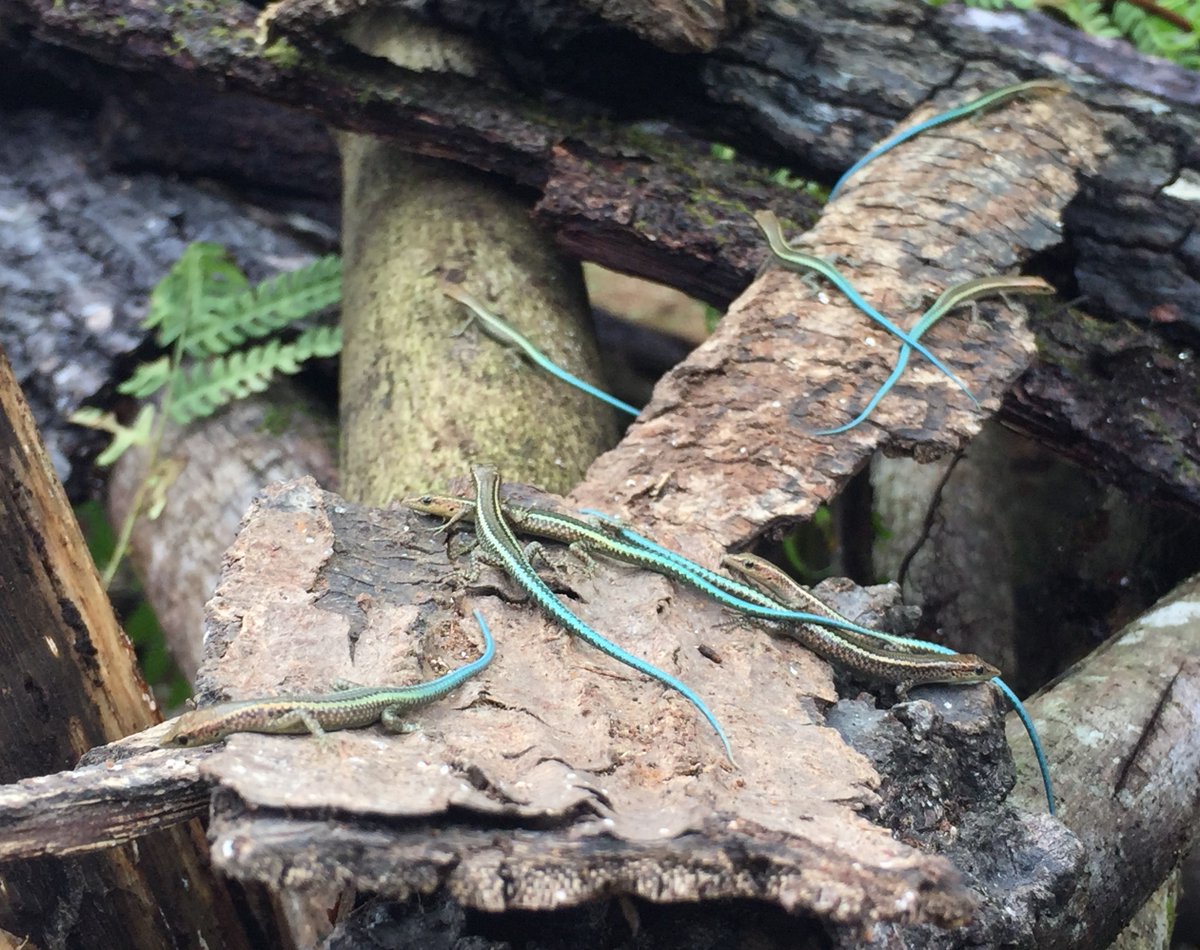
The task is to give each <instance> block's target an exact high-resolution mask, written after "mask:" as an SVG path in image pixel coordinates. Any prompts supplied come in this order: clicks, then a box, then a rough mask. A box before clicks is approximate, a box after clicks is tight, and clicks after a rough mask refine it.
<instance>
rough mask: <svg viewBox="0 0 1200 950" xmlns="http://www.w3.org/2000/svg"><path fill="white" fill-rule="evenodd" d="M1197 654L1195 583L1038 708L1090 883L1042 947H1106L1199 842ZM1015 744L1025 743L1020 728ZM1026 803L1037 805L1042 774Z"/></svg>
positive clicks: (1067, 677) (1198, 583) (1198, 587)
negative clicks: (1037, 786) (1180, 860)
mask: <svg viewBox="0 0 1200 950" xmlns="http://www.w3.org/2000/svg"><path fill="white" fill-rule="evenodd" d="M1198 655H1200V577H1193V578H1191V579H1189V580H1187V581H1185V582H1184V583H1183V584H1180V585H1179V586H1178V587H1177V588H1176V589H1175V590H1174V591H1172V592H1171V593H1170V594H1168V595H1167V596H1166V597H1164V598H1163V599H1162V600H1160V601H1159V602H1158V603H1157V604H1155V605H1154V606H1153V607H1152V608H1151V609H1150V610H1148V611H1147V612H1146V613H1144V614H1142V616H1141V617H1139V618H1138V619H1137V620H1135V621H1134V622H1133V623H1131V624H1129V625H1128V626H1127V627H1125V628H1124V629H1123V630H1121V631H1120V632H1118V633H1117V634H1116V635H1115V636H1113V637H1112V638H1110V639H1109V640H1108V641H1107V642H1106V643H1105V644H1104V646H1102V647H1101V648H1100V649H1098V650H1096V651H1094V652H1093V653H1092V654H1091V655H1089V656H1088V657H1087V658H1086V659H1084V660H1082V661H1081V662H1080V663H1078V664H1076V665H1075V666H1074V667H1072V668H1071V669H1070V670H1068V671H1067V672H1066V673H1064V674H1063V675H1062V676H1061V677H1060V678H1059V679H1058V680H1057V681H1056V682H1055V683H1054V684H1052V685H1051V687H1049V688H1048V689H1047V690H1046V691H1045V693H1043V694H1039V695H1038V696H1035V697H1034V698H1033V699H1032V700H1031V701H1030V703H1029V706H1030V709H1031V710H1032V712H1033V713H1034V715H1035V716H1036V717H1037V720H1038V722H1039V723H1040V724H1041V730H1042V738H1043V740H1044V741H1045V742H1046V743H1047V745H1048V747H1049V748H1051V749H1053V750H1054V754H1053V758H1054V761H1055V764H1056V773H1055V774H1056V775H1057V776H1059V783H1058V787H1059V796H1060V808H1061V812H1062V820H1063V822H1064V823H1065V824H1066V825H1067V827H1068V828H1071V829H1072V830H1073V831H1074V832H1075V834H1076V835H1078V837H1079V839H1080V841H1081V842H1082V843H1083V846H1084V854H1085V856H1086V865H1085V878H1084V879H1085V880H1088V881H1089V882H1090V883H1089V885H1088V886H1087V887H1084V888H1081V889H1079V890H1078V891H1076V892H1075V893H1074V894H1072V895H1070V898H1069V900H1068V901H1067V903H1066V917H1065V918H1064V920H1065V921H1066V922H1067V924H1068V926H1067V927H1066V929H1065V930H1057V929H1054V930H1049V931H1047V932H1046V933H1045V934H1044V935H1043V939H1042V940H1041V941H1040V942H1039V943H1038V946H1043V947H1063V948H1066V947H1103V946H1107V945H1108V943H1109V941H1111V940H1112V939H1114V938H1115V937H1116V935H1117V933H1118V932H1119V931H1120V929H1121V928H1122V927H1123V926H1124V924H1125V922H1126V921H1128V920H1129V918H1130V917H1131V916H1132V915H1133V914H1134V913H1135V912H1136V911H1137V909H1138V908H1139V907H1140V906H1141V904H1142V903H1144V902H1145V901H1146V900H1147V899H1148V898H1149V897H1150V895H1151V894H1152V893H1153V892H1154V891H1155V890H1156V889H1157V888H1158V886H1159V885H1160V884H1161V883H1162V882H1163V881H1164V880H1165V879H1166V877H1167V875H1168V874H1169V873H1170V872H1171V871H1172V870H1173V869H1174V867H1175V865H1176V863H1177V862H1178V860H1179V856H1180V855H1182V854H1186V853H1187V852H1188V851H1189V850H1190V849H1191V848H1192V847H1193V846H1194V844H1195V843H1196V838H1197V832H1198V831H1200V820H1198V819H1200V745H1198V739H1197V737H1200V662H1198V661H1197V656H1198ZM1009 741H1010V742H1017V741H1019V727H1018V728H1017V729H1014V728H1013V724H1012V723H1009ZM1017 797H1018V800H1020V801H1022V802H1024V803H1025V804H1026V805H1032V804H1033V803H1034V802H1035V801H1036V791H1035V782H1034V781H1032V776H1028V777H1027V780H1026V781H1023V782H1022V783H1021V784H1020V785H1019V786H1018V793H1017ZM1148 816H1153V818H1149V817H1148Z"/></svg>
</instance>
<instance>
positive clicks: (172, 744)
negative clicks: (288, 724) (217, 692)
mask: <svg viewBox="0 0 1200 950" xmlns="http://www.w3.org/2000/svg"><path fill="white" fill-rule="evenodd" d="M293 708H294V704H293V703H291V702H290V701H289V700H288V698H287V697H278V698H269V699H247V700H239V701H235V702H230V703H218V704H217V705H215V706H205V707H203V708H202V709H193V710H192V711H191V712H185V713H184V714H183V715H182V716H180V717H179V718H178V719H176V720H175V722H174V723H172V724H171V728H170V729H168V730H167V732H166V734H165V735H163V737H162V738H161V739H160V740H159V742H158V744H159V745H160V746H162V747H163V748H176V749H190V748H191V747H192V746H197V745H208V744H209V743H211V742H219V741H220V740H221V739H224V738H225V737H226V736H227V735H229V734H230V733H234V732H279V731H287V730H280V729H278V728H274V727H273V724H274V722H275V720H276V719H279V718H286V717H288V716H289V714H290V713H291V711H292V709H293Z"/></svg>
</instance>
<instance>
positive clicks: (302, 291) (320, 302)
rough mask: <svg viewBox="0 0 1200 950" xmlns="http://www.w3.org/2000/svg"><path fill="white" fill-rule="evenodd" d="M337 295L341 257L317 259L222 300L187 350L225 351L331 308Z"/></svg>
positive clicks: (196, 352) (192, 335)
mask: <svg viewBox="0 0 1200 950" xmlns="http://www.w3.org/2000/svg"><path fill="white" fill-rule="evenodd" d="M341 296H342V261H341V258H339V257H336V256H333V255H330V256H328V257H321V258H318V259H317V260H315V261H312V262H311V263H309V264H306V265H305V266H303V267H300V268H298V269H296V270H294V271H290V272H288V273H286V274H280V275H279V276H278V277H273V278H271V279H269V280H264V281H263V282H262V283H261V284H259V285H258V286H256V287H253V288H250V289H248V290H243V291H242V292H241V293H238V294H236V295H233V296H231V297H229V298H227V299H226V300H224V301H222V302H221V304H220V306H219V307H218V308H217V309H216V310H214V311H212V312H210V313H209V314H208V315H207V316H206V318H205V320H204V322H203V323H202V324H201V325H199V326H197V327H196V328H195V329H194V330H193V331H192V332H191V333H190V334H189V335H188V341H187V342H188V351H189V353H192V354H194V355H205V356H217V355H220V354H223V353H228V352H230V351H231V350H232V349H234V348H235V347H238V346H240V345H241V344H243V343H245V342H246V341H247V340H250V339H260V338H262V337H265V336H269V335H270V334H272V333H275V332H276V331H278V330H281V329H282V328H284V327H286V326H288V325H289V324H291V323H294V322H295V321H296V320H299V319H300V318H301V317H306V316H308V315H309V314H312V313H316V312H317V311H320V310H324V309H325V308H326V307H330V306H332V305H333V304H335V303H337V302H338V300H339V299H340V298H341Z"/></svg>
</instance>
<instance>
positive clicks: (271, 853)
mask: <svg viewBox="0 0 1200 950" xmlns="http://www.w3.org/2000/svg"><path fill="white" fill-rule="evenodd" d="M759 832H761V829H755V828H753V827H742V826H739V824H738V822H737V821H736V820H732V821H730V822H728V826H727V827H725V828H714V829H712V831H711V832H709V831H707V830H706V831H705V832H704V833H694V834H689V835H683V836H681V837H679V838H675V839H672V840H670V841H666V842H655V843H646V844H637V843H630V842H616V841H612V840H609V839H605V838H575V837H570V836H554V835H548V834H547V833H546V832H544V831H534V830H529V829H509V830H506V831H500V830H498V829H496V828H488V827H471V826H467V825H463V824H461V823H460V824H446V823H444V822H438V823H435V824H428V825H427V824H425V823H423V822H417V823H413V824H409V825H407V826H406V827H395V826H390V827H388V826H379V825H375V826H373V827H372V826H370V825H367V824H365V823H364V822H363V821H361V820H359V821H346V820H340V819H337V818H334V819H332V820H327V821H326V820H318V821H314V820H305V819H304V818H303V816H288V815H285V814H283V813H280V812H273V811H272V810H270V809H266V810H264V809H258V808H255V809H247V808H246V807H245V805H244V803H243V802H241V801H240V800H239V799H238V798H237V796H235V795H233V794H231V793H228V792H221V793H219V794H218V796H217V798H216V800H215V803H214V811H213V821H212V824H211V826H210V835H211V837H212V840H213V860H214V863H216V864H217V866H218V867H220V868H221V869H222V870H223V871H225V872H226V873H228V874H230V875H233V876H236V877H239V878H241V879H244V880H252V881H258V882H261V883H265V884H268V885H271V886H274V887H294V888H300V889H304V888H306V887H315V886H319V885H321V884H322V882H326V881H329V880H353V881H354V882H355V884H356V885H358V886H360V887H362V888H363V889H365V890H369V891H371V892H372V893H376V894H380V895H383V896H387V897H393V898H397V899H403V898H407V897H410V896H412V895H414V894H425V893H430V892H431V891H433V890H435V889H437V888H438V887H441V886H445V887H446V888H448V890H449V892H450V894H451V895H452V896H453V897H454V898H455V899H456V900H458V901H459V902H461V903H462V904H464V905H465V906H468V907H474V908H476V909H479V910H484V911H489V912H500V911H506V910H549V909H553V908H561V907H568V906H573V905H576V904H581V903H584V902H586V901H589V900H595V899H597V898H601V897H605V896H610V895H612V894H629V895H632V896H636V897H640V898H644V899H646V900H649V901H653V902H661V903H667V902H678V901H698V900H703V899H716V898H720V899H728V898H747V899H755V900H764V901H770V902H772V903H776V904H778V905H780V906H781V907H783V908H784V909H786V910H788V911H789V912H795V913H807V914H813V915H816V916H819V917H820V918H821V919H823V920H825V921H828V922H831V923H838V924H853V925H863V926H869V925H870V924H872V923H878V922H883V921H888V922H896V923H905V924H916V923H927V924H934V925H936V926H940V927H957V926H961V925H963V924H964V923H966V922H967V921H968V920H969V919H970V917H971V915H972V913H973V912H974V909H975V899H974V897H973V895H972V894H971V893H970V892H969V891H967V890H966V889H965V888H964V887H963V886H962V881H961V878H960V877H959V875H958V872H957V871H956V870H954V869H953V867H952V866H951V865H950V864H949V863H948V862H944V861H941V860H936V861H935V862H933V863H932V864H926V863H925V862H924V861H918V862H916V863H914V864H909V863H907V862H904V861H900V862H896V864H895V865H890V866H888V867H881V866H878V865H868V864H858V863H856V862H848V861H846V859H845V857H844V856H842V855H838V854H835V853H833V852H830V851H825V850H822V849H820V848H818V847H816V846H813V845H811V844H810V845H808V846H804V847H795V846H794V842H791V843H788V844H785V843H783V842H781V841H779V840H778V838H777V835H776V834H775V833H773V832H768V833H761V834H760V833H759Z"/></svg>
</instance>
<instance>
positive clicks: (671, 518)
mask: <svg viewBox="0 0 1200 950" xmlns="http://www.w3.org/2000/svg"><path fill="white" fill-rule="evenodd" d="M910 144H911V145H912V146H913V147H910V148H906V149H905V150H904V151H903V153H902V154H899V153H898V152H892V153H888V154H887V155H885V156H883V157H881V158H880V159H878V160H877V161H876V162H875V163H874V164H873V166H872V168H873V169H874V171H873V175H872V177H871V178H870V179H869V180H868V181H865V182H863V183H862V184H858V185H856V186H855V187H853V188H850V189H848V190H847V192H846V194H845V196H844V197H840V198H839V199H838V200H836V201H833V202H830V203H829V204H828V205H827V206H826V208H825V212H824V214H823V215H822V217H821V220H820V221H819V222H818V224H817V226H816V227H815V228H813V229H812V230H811V231H809V232H808V233H807V234H806V235H804V242H803V243H804V247H805V249H806V250H807V251H808V252H809V253H812V254H816V255H821V256H829V255H836V256H840V257H843V258H848V259H849V260H850V261H851V262H852V263H853V265H854V271H853V272H854V275H855V282H856V286H857V287H858V289H859V290H860V292H861V293H862V294H863V295H864V296H865V297H866V298H867V299H869V300H874V301H877V302H880V303H881V304H882V309H883V310H884V311H885V312H887V313H890V314H892V315H896V314H898V313H903V312H905V311H909V312H911V313H913V314H914V316H915V315H916V314H919V313H920V311H921V310H923V309H924V306H925V305H924V304H923V303H922V302H921V300H920V298H919V295H920V293H921V292H922V291H930V292H931V294H932V293H936V292H940V291H942V290H944V289H945V288H947V287H948V286H950V285H952V284H954V283H956V282H958V281H959V280H962V279H965V278H967V277H971V276H981V275H984V274H992V273H1003V272H1006V271H1008V270H1010V269H1011V268H1013V267H1015V266H1020V265H1021V264H1022V263H1023V262H1024V261H1025V260H1027V259H1028V258H1029V257H1030V256H1031V255H1032V254H1034V253H1036V252H1037V251H1039V250H1042V249H1045V248H1047V247H1050V246H1054V245H1055V244H1057V243H1058V240H1059V238H1058V224H1059V216H1060V215H1061V212H1062V209H1063V207H1064V206H1065V205H1066V204H1067V202H1068V201H1069V200H1070V199H1071V197H1072V195H1073V194H1074V189H1075V187H1076V173H1077V172H1080V171H1086V170H1087V169H1088V168H1091V167H1093V166H1094V165H1095V164H1096V163H1097V162H1098V161H1100V160H1101V157H1102V156H1103V154H1104V152H1105V145H1104V143H1103V141H1102V138H1101V136H1100V135H1099V129H1098V128H1097V127H1096V126H1095V125H1094V124H1093V120H1092V118H1091V116H1090V114H1089V113H1088V111H1087V110H1086V109H1085V108H1084V107H1083V106H1082V105H1081V104H1080V103H1079V102H1077V101H1075V100H1072V99H1069V98H1061V99H1058V100H1056V101H1054V102H1053V103H1051V102H1048V101H1047V100H1045V99H1040V100H1033V101H1030V102H1027V103H1020V104H1016V105H1014V106H1013V107H1012V108H1011V109H1008V110H1005V111H1004V113H1003V114H1000V113H997V114H995V115H993V116H992V117H990V119H989V122H988V124H987V126H986V128H985V127H984V126H974V127H972V128H969V129H960V130H957V131H956V132H955V133H954V134H953V135H947V136H944V137H943V136H937V135H930V136H923V137H921V138H919V139H916V140H914V142H913V143H910ZM980 155H990V156H995V158H993V159H992V160H988V161H984V162H982V163H981V162H980V160H979V157H980ZM929 167H936V168H938V169H939V176H938V181H936V182H935V181H931V180H930V177H929V175H928V173H927V169H928V168H929ZM896 288H910V290H909V291H908V295H907V296H906V294H905V293H904V292H903V291H897V290H896ZM994 313H995V316H994V318H993V320H992V321H990V322H989V323H988V324H987V325H986V326H985V325H984V324H982V323H972V322H971V321H969V320H967V319H965V318H961V317H960V318H957V319H956V318H951V319H949V320H944V321H941V322H940V323H939V324H938V325H937V326H935V327H934V328H933V329H932V330H931V331H930V333H929V334H927V335H926V337H925V339H926V340H927V341H928V342H929V345H930V346H931V347H932V348H933V349H934V350H935V351H936V352H938V353H940V354H943V356H944V358H945V360H946V361H947V362H948V364H949V365H950V366H951V367H952V368H953V369H955V371H956V372H957V373H958V375H959V376H960V377H961V378H962V379H963V380H964V381H965V382H966V383H967V384H968V385H969V386H970V388H971V389H972V390H973V391H975V392H976V393H978V394H979V395H980V396H981V397H982V398H983V399H984V400H985V411H986V409H992V408H994V407H996V406H998V398H999V397H1000V396H1001V395H1002V394H1003V393H1004V392H1005V390H1006V389H1007V388H1008V386H1009V385H1010V384H1011V382H1012V381H1013V380H1014V379H1016V378H1017V376H1019V375H1020V373H1021V372H1022V371H1023V370H1024V369H1025V367H1026V366H1027V365H1028V364H1029V362H1030V361H1031V360H1032V358H1033V338H1032V334H1031V333H1030V332H1029V330H1028V329H1027V327H1026V326H1025V325H1024V321H1023V320H1022V318H1021V316H1020V313H1021V311H1019V310H1017V309H1015V308H1013V309H1010V308H1008V307H1007V306H1004V305H1002V304H1001V305H997V306H996V308H995V310H994ZM901 322H902V323H904V324H905V325H909V324H911V322H912V321H911V320H903V319H902V320H901ZM897 351H898V344H897V343H896V342H895V340H894V339H893V338H892V337H890V336H888V335H887V334H886V333H885V332H884V331H883V330H882V329H881V328H879V327H878V326H876V325H875V324H873V323H870V322H868V320H867V319H866V317H865V316H863V315H862V314H861V313H859V312H858V311H857V310H856V309H855V308H854V307H853V306H852V305H851V304H850V303H849V301H847V300H846V299H845V298H844V297H842V296H840V295H839V294H837V293H836V292H834V291H827V292H822V293H820V294H819V295H818V296H817V299H816V300H813V299H812V296H811V291H809V290H807V289H806V287H805V284H804V283H803V282H802V280H801V279H800V278H799V277H798V276H797V275H794V274H791V273H786V272H783V271H780V270H778V269H772V270H770V271H768V272H767V273H766V274H764V275H763V276H762V277H761V278H760V279H758V280H757V281H756V282H755V283H754V284H753V285H751V287H750V288H749V289H748V290H747V291H746V293H745V294H743V295H742V297H741V298H739V300H738V301H736V302H735V303H734V304H733V306H732V307H731V308H730V311H729V313H728V314H727V315H726V317H725V319H724V320H723V321H722V322H721V325H720V326H719V327H718V329H717V331H716V333H714V335H713V336H712V337H710V338H709V340H707V341H706V342H705V343H704V344H703V345H701V346H700V347H699V348H698V349H697V350H696V351H695V352H693V353H692V354H691V355H690V356H689V357H688V359H687V360H685V361H684V362H683V363H681V364H680V365H679V366H677V367H675V369H673V370H672V371H671V372H670V373H668V374H667V375H666V376H665V377H663V379H662V380H661V381H660V382H659V384H658V386H657V387H656V389H655V395H654V399H653V400H652V401H651V403H650V405H649V406H648V407H646V409H645V410H643V412H642V415H641V416H640V417H639V421H638V422H637V423H635V425H634V426H633V427H632V428H631V429H630V430H629V432H628V433H627V434H626V437H625V439H624V440H623V441H622V443H621V444H620V445H619V446H618V447H617V448H616V449H614V450H613V451H611V452H609V453H607V454H606V455H604V456H602V457H601V458H600V459H598V460H597V462H596V463H595V465H593V466H592V468H591V470H590V471H589V473H588V478H587V479H586V480H585V482H584V483H583V484H582V485H580V486H578V487H577V488H576V489H575V490H574V491H573V492H572V495H571V497H572V499H573V500H574V501H575V502H577V503H579V504H580V505H581V506H585V507H592V508H599V509H602V510H605V511H608V512H610V513H612V514H620V515H629V516H630V517H631V518H632V520H634V521H636V522H638V523H641V524H645V525H648V526H653V527H655V528H656V529H658V530H660V531H664V530H665V531H669V532H670V533H672V534H674V535H675V536H676V537H675V540H676V541H677V542H678V543H679V544H682V545H683V546H685V547H687V548H689V549H691V550H695V551H699V552H700V553H702V554H705V555H708V554H710V553H715V552H716V551H717V550H719V549H722V548H728V547H730V546H732V545H736V544H742V543H745V541H746V540H747V539H748V538H752V537H754V536H755V535H757V534H760V533H762V532H764V531H767V530H769V529H771V528H772V527H774V526H777V525H781V524H784V523H786V522H787V521H788V520H803V519H805V518H807V517H808V516H810V515H811V514H812V513H813V511H815V510H816V508H817V506H818V505H820V504H821V503H822V502H825V501H828V500H830V499H831V498H832V497H834V496H835V495H836V494H837V493H838V491H839V490H840V488H841V486H842V485H843V484H844V483H845V482H846V480H847V479H849V477H850V476H851V475H853V474H854V473H855V472H857V471H858V470H859V469H861V468H862V466H863V465H865V464H866V463H867V461H868V460H869V458H870V457H871V455H872V454H873V453H874V452H875V451H876V450H877V449H880V448H882V449H885V450H891V451H900V450H903V451H906V452H908V453H910V454H913V455H914V456H915V457H917V458H918V459H920V458H922V457H926V458H928V457H935V456H937V455H940V454H944V453H946V452H949V451H954V450H957V449H959V448H961V447H962V445H964V444H965V443H966V440H967V439H969V438H970V437H971V436H972V435H973V434H974V433H975V432H977V431H978V428H979V425H980V424H981V418H982V415H983V413H981V412H980V411H978V410H974V411H973V410H972V409H971V407H970V403H968V402H967V401H966V398H965V396H963V395H962V394H961V393H960V392H959V391H958V390H957V389H956V388H954V387H953V386H952V384H950V383H949V382H948V381H947V380H946V379H945V378H943V376H942V375H941V374H940V373H938V372H937V371H936V370H935V369H934V368H933V367H932V366H931V365H930V364H929V363H928V362H926V361H924V360H917V359H915V358H914V360H913V361H912V362H911V364H910V366H909V369H908V371H907V375H906V378H905V381H904V382H903V383H902V385H901V386H898V387H897V389H896V391H894V392H893V394H892V395H890V396H889V397H888V399H886V400H885V401H884V402H883V403H881V404H880V405H879V406H878V407H877V409H876V410H875V413H874V415H873V416H872V418H871V421H870V422H869V423H866V424H863V425H861V426H859V427H858V428H856V429H854V430H852V431H851V432H848V433H845V434H843V435H839V436H836V437H821V436H813V435H811V434H810V433H811V432H812V431H813V430H817V429H825V428H829V427H831V426H836V425H839V424H841V423H843V422H845V421H847V420H848V419H850V418H852V417H853V415H854V414H855V413H856V412H857V411H858V409H859V408H861V407H862V406H863V405H864V404H865V403H866V402H867V400H868V399H869V398H870V395H871V394H872V393H873V392H874V390H875V388H876V387H877V386H878V385H879V384H880V383H881V382H882V381H883V380H884V379H885V378H886V376H887V374H888V372H889V369H890V365H891V363H892V362H893V361H894V359H895V357H896V353H897Z"/></svg>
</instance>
